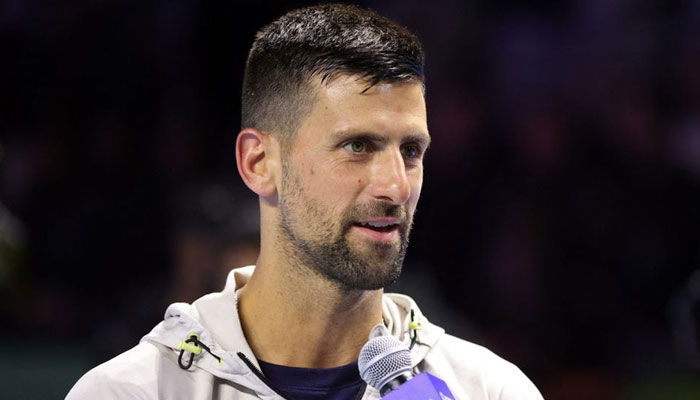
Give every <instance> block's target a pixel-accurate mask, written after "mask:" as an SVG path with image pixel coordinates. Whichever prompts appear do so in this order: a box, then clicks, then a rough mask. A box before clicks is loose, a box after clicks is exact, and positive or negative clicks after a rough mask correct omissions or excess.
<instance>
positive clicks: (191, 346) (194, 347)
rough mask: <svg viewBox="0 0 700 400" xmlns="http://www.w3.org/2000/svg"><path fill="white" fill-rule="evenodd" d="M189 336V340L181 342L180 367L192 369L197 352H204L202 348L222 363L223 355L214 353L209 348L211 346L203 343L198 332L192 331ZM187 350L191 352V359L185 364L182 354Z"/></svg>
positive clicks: (178, 359)
mask: <svg viewBox="0 0 700 400" xmlns="http://www.w3.org/2000/svg"><path fill="white" fill-rule="evenodd" d="M187 336H188V338H187V340H185V341H184V342H180V344H179V346H178V347H179V348H180V355H179V356H178V357H177V364H178V365H179V366H180V368H182V369H185V370H187V369H190V367H191V366H192V362H193V361H194V356H195V354H197V355H199V354H202V349H204V350H205V351H206V352H207V353H209V354H210V355H211V356H212V357H214V358H216V361H217V362H218V364H219V365H221V357H219V356H217V355H216V354H214V353H212V352H211V349H209V347H208V346H207V345H206V344H204V343H202V342H201V341H200V340H199V335H197V334H196V333H190V334H189V335H187ZM185 351H187V352H189V353H190V359H189V360H188V361H187V364H183V362H182V356H183V354H185Z"/></svg>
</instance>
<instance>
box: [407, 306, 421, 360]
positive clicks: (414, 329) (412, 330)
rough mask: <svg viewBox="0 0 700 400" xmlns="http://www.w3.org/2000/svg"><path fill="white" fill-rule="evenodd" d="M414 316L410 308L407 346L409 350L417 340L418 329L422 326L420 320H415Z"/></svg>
mask: <svg viewBox="0 0 700 400" xmlns="http://www.w3.org/2000/svg"><path fill="white" fill-rule="evenodd" d="M415 318H416V313H415V311H413V309H411V321H410V322H409V323H408V335H409V337H410V338H411V345H410V346H408V349H409V350H411V349H412V348H413V346H414V345H415V344H416V342H417V341H418V330H419V329H420V328H422V327H423V323H422V322H421V321H420V320H418V321H416V320H415Z"/></svg>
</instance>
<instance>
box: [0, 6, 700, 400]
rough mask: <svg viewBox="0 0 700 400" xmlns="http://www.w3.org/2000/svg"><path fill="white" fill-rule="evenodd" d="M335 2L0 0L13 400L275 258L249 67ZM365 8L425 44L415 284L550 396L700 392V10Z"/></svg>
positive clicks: (435, 312)
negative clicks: (267, 253) (267, 31)
mask: <svg viewBox="0 0 700 400" xmlns="http://www.w3.org/2000/svg"><path fill="white" fill-rule="evenodd" d="M45 3H46V4H45ZM314 3H317V2H305V1H286V2H281V1H280V2H275V1H238V2H233V1H226V2H223V1H221V2H212V1H199V2H197V1H191V0H170V1H151V2H144V1H132V0H128V1H64V2H41V1H33V0H26V1H22V0H0V43H1V44H2V53H1V54H2V61H0V65H1V66H2V78H1V79H0V85H1V86H0V318H1V319H2V326H3V328H2V330H1V331H0V361H1V362H0V376H2V377H3V378H2V379H1V380H0V393H3V397H4V396H8V398H16V399H22V398H62V397H63V396H64V395H65V394H66V393H67V391H68V390H69V388H70V387H71V386H72V384H73V383H74V382H75V381H76V380H77V379H78V378H79V376H81V375H82V374H83V373H84V372H86V371H87V370H88V369H90V368H92V367H93V366H95V365H96V364H98V363H100V362H102V361H104V360H106V359H108V358H110V357H112V356H114V355H116V354H118V353H120V352H122V351H124V350H126V349H128V348H130V347H132V346H133V345H135V344H136V343H137V342H138V340H139V339H140V337H141V336H143V335H144V334H146V333H147V332H148V331H149V330H150V328H151V327H152V326H154V325H155V324H157V323H158V322H159V321H160V320H161V319H162V315H163V312H164V310H165V307H166V306H167V304H169V303H170V302H173V301H192V300H194V299H196V298H197V297H199V296H201V295H202V294H204V293H206V292H210V291H216V290H220V289H221V288H222V287H223V283H224V277H225V275H226V273H227V271H228V270H229V269H230V268H232V267H234V266H239V265H245V264H249V263H252V262H253V261H254V260H255V256H256V253H257V245H258V238H257V199H256V198H255V197H253V195H252V194H251V193H250V192H249V191H248V190H247V189H246V188H245V187H244V185H243V184H242V183H241V181H240V179H239V177H238V174H237V171H236V167H235V158H234V143H235V137H236V134H237V131H238V128H239V123H240V116H239V106H240V99H239V94H240V89H241V79H242V71H243V67H244V63H245V58H246V55H247V51H248V49H249V47H250V44H251V43H252V39H253V36H254V34H255V32H256V30H257V29H258V28H260V27H261V26H262V25H264V24H265V23H267V22H270V21H271V20H272V19H274V18H275V17H277V16H279V15H281V14H283V13H284V12H285V11H287V10H290V9H293V8H296V7H298V6H303V5H308V4H314ZM359 4H360V5H362V6H365V7H370V8H372V9H374V10H376V11H378V12H380V13H382V14H384V15H386V16H389V17H391V18H394V19H395V20H397V21H399V22H401V23H403V24H404V25H406V26H408V27H409V28H410V29H411V30H412V31H414V32H415V33H416V34H417V35H418V36H419V37H420V38H421V40H422V41H423V44H424V47H425V50H426V54H427V65H426V71H427V76H428V86H427V101H428V117H429V124H430V130H431V134H432V136H433V146H432V148H431V150H430V152H429V153H428V156H427V160H426V176H425V184H424V189H423V197H422V200H421V203H420V204H419V212H418V214H417V216H416V224H415V228H414V235H413V237H412V241H411V246H410V249H409V254H408V257H407V261H406V266H405V273H404V276H403V278H402V280H401V282H400V283H399V284H398V285H397V286H396V287H395V288H392V290H397V291H403V292H408V293H409V294H411V295H413V296H414V297H415V298H416V299H417V300H418V301H419V304H421V305H422V308H423V309H424V311H425V312H426V314H427V315H428V316H429V318H430V319H431V320H432V321H433V322H436V323H438V324H440V325H443V326H445V327H446V328H447V330H448V332H451V333H453V334H456V335H458V336H461V337H463V338H466V339H468V340H471V341H474V342H477V343H480V344H484V345H486V346H488V347H489V348H491V349H492V350H494V351H495V352H496V353H498V354H500V355H501V356H503V357H505V358H507V359H509V360H511V361H513V362H514V363H516V364H517V365H518V366H520V368H521V369H522V370H523V371H524V372H525V373H526V374H528V376H530V377H531V379H532V380H533V381H534V382H535V383H536V384H537V386H538V387H539V388H540V390H541V391H542V392H543V394H544V396H545V398H546V399H549V400H558V399H570V400H576V399H603V400H605V399H698V398H700V351H699V342H700V323H699V322H698V321H699V320H700V301H699V299H700V1H698V0H693V1H691V0H689V1H680V0H669V1H641V0H563V1H542V0H529V1H523V0H507V1H486V0H460V1H456V0H433V1H431V2H424V1H417V0H410V1H409V0H402V1H399V0H376V1H362V2H359Z"/></svg>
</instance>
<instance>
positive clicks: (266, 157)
mask: <svg viewBox="0 0 700 400" xmlns="http://www.w3.org/2000/svg"><path fill="white" fill-rule="evenodd" d="M271 147H272V139H271V138H270V136H269V135H268V134H266V133H264V132H262V131H259V130H257V129H252V128H246V129H243V130H242V131H241V132H240V133H239V134H238V138H237V139H236V165H237V166H238V173H239V174H240V175H241V178H242V179H243V182H245V184H246V186H248V187H249V188H250V190H252V191H253V192H255V193H256V194H257V195H258V196H261V197H269V196H272V195H274V194H275V193H276V191H277V187H276V185H275V178H274V173H273V172H274V166H273V165H272V163H274V161H273V157H272V154H273V149H272V148H271Z"/></svg>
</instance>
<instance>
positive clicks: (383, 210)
mask: <svg viewBox="0 0 700 400" xmlns="http://www.w3.org/2000/svg"><path fill="white" fill-rule="evenodd" d="M382 217H384V218H396V219H398V220H399V224H400V225H401V228H403V229H406V228H408V227H410V225H411V220H412V218H411V215H409V213H408V210H407V209H406V207H405V206H402V205H397V204H392V203H390V202H387V201H375V202H371V203H364V204H359V205H357V206H354V207H352V208H351V209H349V210H348V211H347V212H346V213H345V215H344V216H343V228H344V229H345V230H349V229H350V228H351V227H352V225H353V224H355V223H357V222H358V221H363V220H367V219H372V218H382Z"/></svg>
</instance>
